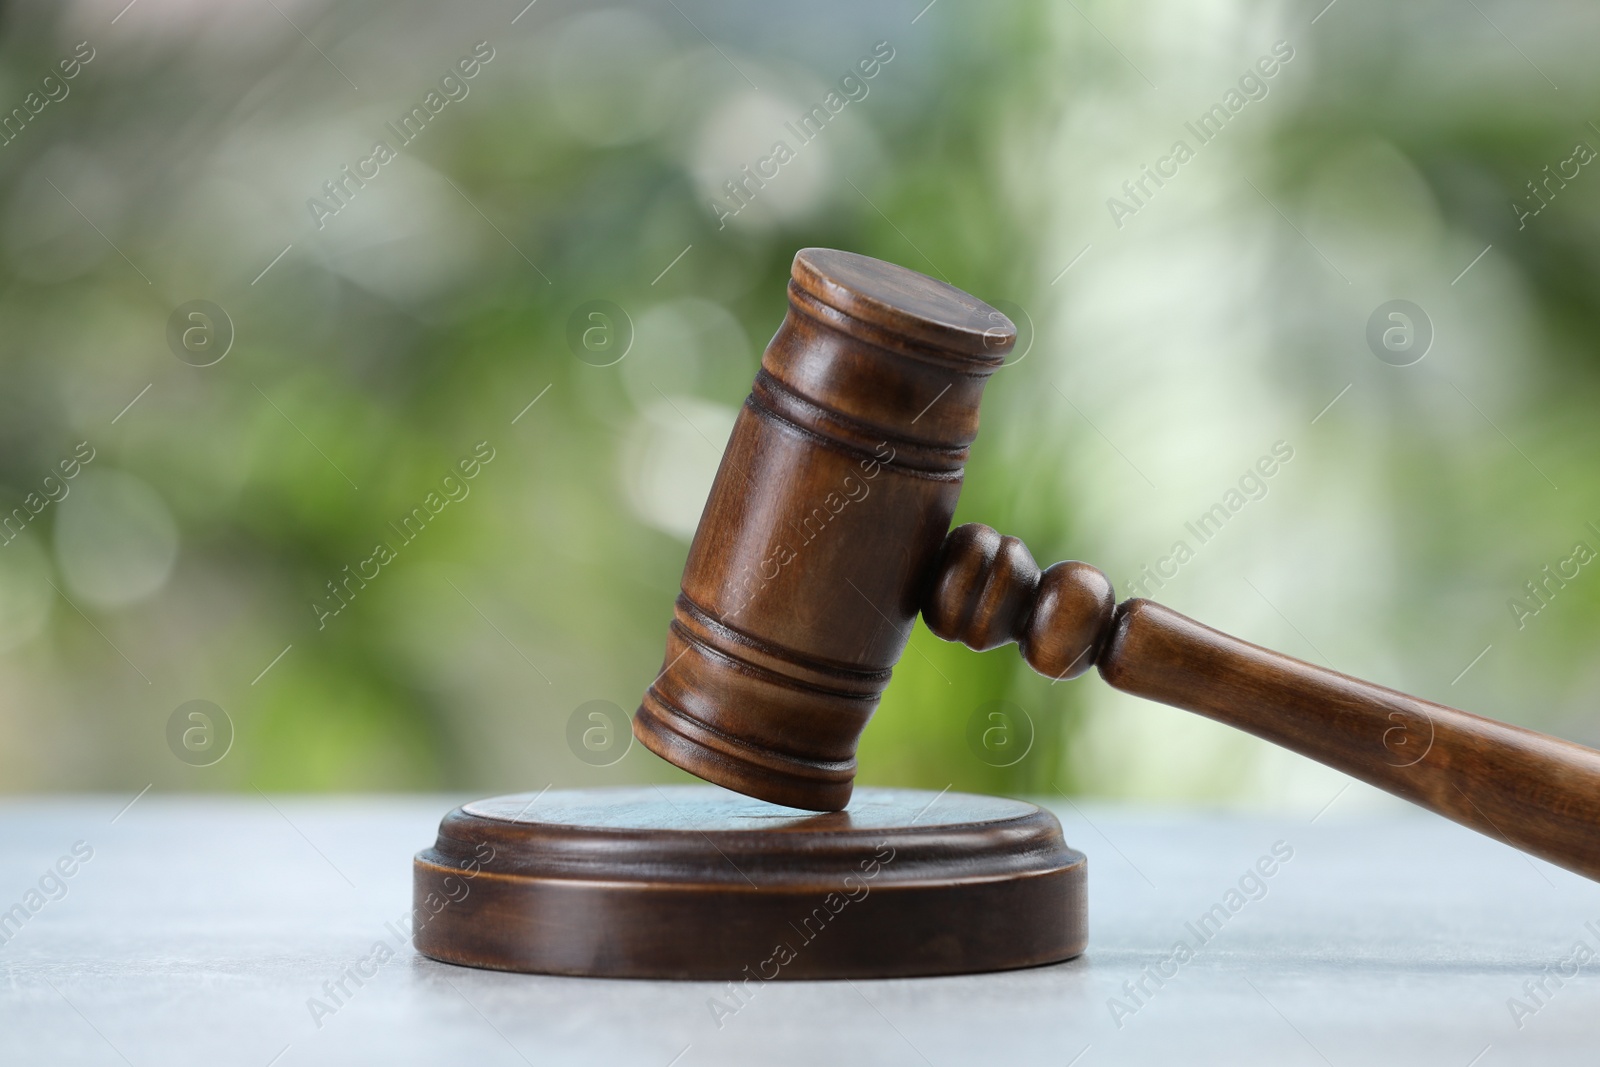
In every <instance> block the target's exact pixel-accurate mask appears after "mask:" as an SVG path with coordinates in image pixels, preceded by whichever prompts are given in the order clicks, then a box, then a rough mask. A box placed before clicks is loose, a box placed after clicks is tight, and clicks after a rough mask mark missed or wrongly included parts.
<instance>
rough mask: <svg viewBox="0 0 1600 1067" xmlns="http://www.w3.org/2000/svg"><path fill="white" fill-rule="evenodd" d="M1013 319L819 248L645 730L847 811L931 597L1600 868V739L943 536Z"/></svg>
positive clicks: (972, 632) (724, 489) (1079, 666)
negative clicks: (1425, 691)
mask: <svg viewBox="0 0 1600 1067" xmlns="http://www.w3.org/2000/svg"><path fill="white" fill-rule="evenodd" d="M1014 340H1015V330H1014V328H1013V327H1012V325H1011V323H1010V322H1009V321H1008V320H1007V319H1006V317H1005V316H1004V315H1002V314H1001V313H1000V312H998V311H995V310H994V309H993V308H991V307H989V306H988V305H987V304H984V303H982V302H981V301H978V300H976V299H974V298H973V297H970V296H968V295H967V294H965V293H962V292H961V291H960V290H957V289H954V288H952V287H950V286H948V285H946V284H944V283H942V282H937V281H934V280H933V279H931V278H926V277H924V276H922V275H920V274H916V273H914V272H912V271H908V270H905V269H903V268H900V267H895V266H891V265H888V264H884V263H878V262H876V261H874V260H870V259H866V258H865V257H862V256H855V255H850V254H848V253H844V252H833V251H828V250H825V249H814V248H812V249H805V250H803V251H801V252H800V253H799V254H798V255H797V256H796V257H795V261H794V268H793V271H792V272H791V281H790V284H789V311H788V316H787V317H786V318H785V319H784V322H783V325H782V327H781V328H780V329H779V330H778V333H777V335H776V336H775V337H774V338H773V340H772V343H771V344H770V345H769V346H768V348H767V351H766V354H765V356H764V357H763V359H762V364H761V371H760V373H759V374H758V375H757V377H756V382H755V386H754V388H753V389H752V391H751V394H750V398H749V400H747V401H746V403H745V408H744V410H743V411H742V412H741V413H740V416H739V420H738V423H737V424H736V426H735V428H734V432H733V436H732V438H731V439H730V441H729V444H728V449H727V453H726V454H725V455H724V457H723V462H722V467H721V469H720V470H719V472H718V474H717V480H716V484H715V486H714V487H713V489H712V492H711V497H710V499H709V501H708V502H707V504H706V509H705V512H704V514H703V515H702V517H701V520H700V527H699V530H698V531H697V533H696V535H695V540H694V544H693V546H692V547H691V548H690V551H689V560H688V563H687V565H686V567H685V569H684V576H683V586H682V596H680V597H679V599H678V602H677V607H676V611H675V614H674V618H673V621H672V624H671V627H670V631H669V634H668V638H667V649H666V656H665V658H664V660H663V668H662V671H661V674H660V675H659V676H658V677H657V679H656V681H655V682H654V683H653V684H652V685H651V686H650V688H649V691H648V692H647V693H646V694H645V697H644V700H643V703H642V705H641V706H640V708H639V711H638V713H637V715H636V716H635V718H634V732H635V733H636V734H637V736H638V737H639V739H640V740H642V741H643V742H644V743H645V744H646V745H647V746H648V747H649V748H651V749H652V750H653V751H655V752H656V753H657V754H659V755H661V756H663V757H665V758H666V759H668V760H670V761H671V762H673V763H676V764H677V765H678V766H680V767H683V768H684V769H686V770H689V771H691V772H693V773H695V774H697V775H699V776H700V777H702V778H705V779H708V780H710V781H713V782H716V783H718V784H720V785H724V786H727V787H728V788H730V789H735V790H738V791H740V792H743V793H747V794H749V795H751V796H755V797H760V798H763V799H766V800H772V801H776V802H778V803H783V804H788V805H792V806H795V807H801V808H808V809H814V810H834V809H838V808H842V807H844V805H845V804H846V802H847V801H848V800H849V797H850V790H851V783H852V781H853V779H854V776H855V770H856V764H855V752H856V743H857V741H858V739H859V737H860V735H861V732H862V730H863V729H864V728H865V727H866V724H867V720H868V718H869V717H870V716H871V714H872V711H873V709H874V708H875V707H876V705H877V702H878V697H879V695H880V694H881V693H882V691H883V688H884V686H886V685H887V684H888V682H889V676H890V671H891V669H892V668H893V666H894V663H895V661H896V660H897V659H898V657H899V655H900V653H901V651H902V650H903V649H904V647H905V643H906V639H907V637H908V635H909V633H910V629H911V623H912V620H913V619H914V618H915V616H916V614H917V612H918V611H919V610H921V611H922V612H923V615H924V618H925V619H926V620H927V623H928V626H929V627H930V628H931V629H932V630H933V632H934V633H936V634H938V635H939V636H941V637H944V638H946V639H950V640H961V641H963V642H965V643H967V644H968V645H970V646H971V647H973V648H976V649H988V648H993V647H995V646H997V645H999V644H1003V643H1005V642H1007V641H1017V642H1019V643H1020V645H1021V649H1022V654H1023V656H1024V657H1026V659H1027V661H1028V663H1029V664H1030V665H1032V666H1033V668H1034V669H1035V670H1038V671H1040V672H1042V673H1044V674H1047V675H1050V676H1051V677H1054V678H1070V677H1073V676H1074V675H1077V674H1081V673H1083V672H1084V671H1086V670H1088V669H1089V667H1091V666H1098V667H1099V668H1100V672H1101V674H1102V676H1103V677H1104V678H1105V679H1106V680H1107V681H1109V682H1110V683H1111V684H1112V685H1114V686H1116V687H1118V688H1120V689H1123V690H1125V691H1127V692H1130V693H1135V694H1138V695H1141V696H1146V697H1149V698H1151V699H1153V700H1159V701H1162V702H1164V703H1168V704H1172V705H1174V706H1176V707H1181V708H1187V709H1189V710H1191V711H1196V712H1199V713H1200V714H1202V715H1207V716H1209V717H1211V718H1214V719H1217V720H1219V721H1221V722H1227V723H1231V724H1232V725H1235V726H1238V727H1240V728H1241V729H1244V730H1248V731H1249V732H1251V733H1254V734H1256V735H1257V736H1259V737H1264V738H1267V739H1268V740H1271V741H1274V742H1277V743H1278V744H1282V745H1285V746H1287V747H1289V748H1291V749H1294V750H1295V751H1297V752H1301V753H1303V754H1305V755H1307V756H1310V757H1311V758H1313V759H1317V760H1321V761H1322V762H1324V763H1327V764H1329V765H1330V766H1334V767H1337V768H1339V769H1340V770H1343V771H1345V772H1347V773H1349V774H1351V775H1354V776H1355V777H1358V778H1361V779H1362V780H1363V781H1367V782H1371V783H1372V784H1373V785H1376V786H1378V787H1379V788H1382V789H1387V790H1389V791H1390V792H1392V793H1395V794H1397V795H1399V796H1403V797H1405V798H1407V799H1409V800H1412V801H1415V802H1416V803H1418V804H1421V805H1422V806H1424V807H1427V808H1429V809H1430V810H1433V811H1436V812H1438V813H1440V814H1442V815H1445V816H1447V817H1449V818H1452V819H1455V820H1456V821H1458V822H1460V823H1463V824H1464V825H1467V826H1471V827H1473V828H1474V829H1477V830H1481V831H1483V832H1484V833H1486V834H1489V835H1490V836H1493V837H1497V838H1499V839H1500V840H1503V841H1506V842H1508V843H1510V844H1513V845H1515V846H1517V847H1519V848H1523V849H1526V850H1527V851H1529V852H1532V853H1534V854H1536V855H1539V856H1543V857H1544V858H1546V859H1548V860H1550V861H1552V862H1554V863H1558V864H1561V865H1562V866H1565V867H1568V868H1569V869H1571V870H1574V871H1577V872H1579V873H1581V874H1585V875H1587V876H1589V877H1591V878H1600V753H1596V752H1594V751H1592V750H1590V749H1587V748H1583V747H1581V746H1579V745H1575V744H1571V743H1568V742H1565V741H1560V740H1556V739H1554V738H1549V737H1544V736H1542V735H1540V734H1536V733H1533V732H1531V731H1528V730H1523V729H1519V728H1517V727H1513V726H1507V725H1503V724H1500V723H1496V722H1493V721H1491V720H1488V719H1483V718H1480V717H1478V716H1475V715H1470V714H1468V713H1466V712H1463V711H1458V710H1456V709H1454V708H1448V707H1445V706H1444V705H1442V704H1434V703H1430V702H1428V701H1423V700H1418V699H1416V698H1413V697H1408V696H1405V695H1404V694H1401V693H1397V692H1395V691H1393V690H1390V689H1385V688H1383V687H1382V686H1377V685H1373V684H1371V683H1368V682H1362V681H1359V680H1357V679H1354V678H1350V677H1347V676H1345V675H1341V674H1338V673H1336V672H1334V671H1329V670H1324V669H1322V668H1319V667H1315V666H1312V665H1310V664H1307V663H1302V662H1300V661H1299V660H1295V659H1291V658H1290V657H1287V656H1283V655H1279V654H1277V653H1274V652H1269V651H1267V650H1265V649H1261V648H1258V647H1256V646H1254V645H1250V644H1247V643H1246V642H1243V641H1239V640H1237V639H1235V638H1231V637H1228V636H1227V635H1225V634H1221V633H1218V632H1216V631H1214V630H1210V629H1207V628H1206V627H1204V626H1201V625H1200V624H1199V623H1196V622H1193V621H1192V620H1189V619H1186V618H1184V617H1183V616H1181V615H1179V614H1177V613H1176V612H1173V611H1170V610H1169V609H1167V608H1163V607H1161V606H1160V605H1157V604H1153V603H1151V602H1149V601H1145V600H1130V601H1127V602H1126V603H1124V604H1121V605H1117V604H1116V602H1115V597H1114V594H1113V591H1112V587H1111V583H1110V582H1109V581H1107V580H1106V577H1105V575H1104V574H1102V573H1100V572H1099V571H1098V570H1096V569H1095V568H1093V567H1091V566H1089V565H1087V564H1084V563H1078V562H1067V563H1058V564H1056V565H1055V566H1053V567H1050V568H1048V569H1046V570H1044V571H1041V570H1040V569H1039V567H1038V565H1037V564H1036V563H1035V562H1034V560H1033V557H1032V556H1031V555H1030V554H1029V553H1028V550H1027V548H1026V547H1025V546H1023V544H1022V542H1020V541H1018V540H1017V539H1016V538H1014V537H1002V536H1001V535H1000V534H998V533H996V532H995V531H993V530H990V529H988V528H987V527H982V526H964V527H962V528H960V529H958V530H955V531H952V532H950V534H949V536H948V538H946V536H945V532H946V530H947V528H948V524H949V521H950V517H951V515H952V514H953V513H954V509H955V504H956V496H957V494H958V492H959V491H960V487H961V478H962V471H963V466H964V464H965V462H966V458H967V451H968V447H969V446H970V445H971V443H972V441H973V440H974V438H975V436H976V434H977V428H978V405H979V401H980V399H981V396H982V391H983V386H984V382H985V380H986V379H987V378H988V376H989V375H990V374H991V373H992V372H993V371H994V369H995V368H996V367H997V366H998V365H999V363H1000V362H1001V360H1002V358H1003V356H1004V354H1005V352H1006V351H1007V350H1009V348H1010V347H1011V345H1012V343H1013V341H1014Z"/></svg>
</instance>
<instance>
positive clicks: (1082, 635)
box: [924, 524, 1600, 879]
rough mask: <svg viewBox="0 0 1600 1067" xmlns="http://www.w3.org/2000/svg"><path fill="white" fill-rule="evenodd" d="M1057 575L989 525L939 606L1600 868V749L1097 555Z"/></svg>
mask: <svg viewBox="0 0 1600 1067" xmlns="http://www.w3.org/2000/svg"><path fill="white" fill-rule="evenodd" d="M1058 568H1073V569H1072V570H1071V571H1070V572H1068V573H1070V574H1071V575H1072V576H1073V577H1071V578H1068V579H1062V580H1060V581H1058V582H1057V583H1056V584H1054V585H1052V584H1051V583H1049V582H1048V580H1047V579H1046V580H1042V579H1041V578H1040V575H1039V570H1038V568H1037V567H1036V566H1034V565H1033V560H1032V557H1030V556H1028V554H1027V549H1026V548H1024V547H1022V544H1021V542H1018V541H1017V540H1016V539H1015V538H1010V537H1001V536H1000V535H999V534H998V533H996V532H995V531H993V530H991V529H989V528H988V527H986V526H980V525H977V524H971V525H968V526H962V527H959V528H958V529H955V530H952V531H951V533H950V536H949V538H948V539H947V540H946V543H945V549H944V553H943V555H942V557H941V560H940V563H939V576H938V578H937V580H936V581H935V584H934V589H933V592H932V594H931V595H930V597H929V600H928V604H927V606H926V608H925V609H924V618H925V619H926V621H927V623H928V626H929V627H930V628H931V629H932V630H933V632H934V633H936V634H938V635H939V636H940V637H943V638H945V639H946V640H957V641H961V642H963V643H965V644H967V645H969V646H971V647H972V648H976V649H987V648H993V647H995V646H996V645H998V644H1002V643H1004V642H1005V641H1008V640H1015V641H1019V642H1020V643H1021V645H1022V653H1023V656H1024V657H1025V658H1026V659H1027V661H1028V664H1029V665H1030V666H1032V667H1033V669H1034V670H1036V671H1039V672H1040V673H1041V674H1047V675H1051V676H1053V677H1063V676H1068V675H1069V672H1070V674H1077V673H1082V672H1083V671H1084V670H1087V669H1088V668H1089V666H1090V665H1094V666H1097V667H1099V669H1100V675H1101V677H1103V678H1104V679H1105V680H1106V681H1107V682H1109V683H1111V684H1112V685H1113V686H1115V687H1116V688H1118V689H1120V690H1122V691H1123V692H1126V693H1132V694H1134V695H1135V696H1141V697H1147V698H1149V699H1150V700H1158V701H1160V702H1161V703H1163V704H1170V705H1172V706H1173V707H1176V708H1183V709H1184V710H1186V711H1193V712H1198V713H1199V714H1201V715H1204V716H1206V717H1207V718H1211V719H1215V720H1217V721H1218V722H1224V723H1227V724H1228V725H1230V726H1237V727H1239V728H1240V729H1241V730H1245V731H1247V732H1249V733H1252V734H1254V735H1256V736H1257V737H1260V738H1264V739H1266V740H1268V741H1272V742H1274V743H1276V744H1279V745H1282V746H1284V747H1285V748H1288V749H1292V750H1293V751H1295V752H1298V753H1300V754H1301V755H1304V756H1309V757H1310V758H1312V759H1314V760H1317V761H1318V762H1320V763H1325V764H1327V765H1328V766H1330V767H1335V768H1337V769H1339V770H1341V771H1343V772H1345V773H1346V774H1348V775H1350V776H1352V777H1354V778H1359V779H1361V780H1362V781H1364V782H1367V783H1369V784H1371V785H1375V786H1377V787H1378V788H1379V789H1383V790H1386V791H1388V792H1390V793H1393V794H1395V795H1396V796H1400V797H1404V798H1405V799H1407V800H1409V801H1411V802H1413V803H1415V804H1419V805H1421V806H1422V807H1424V808H1427V809H1428V810H1429V811H1433V812H1437V813H1438V814H1440V815H1443V816H1445V817H1446V818H1449V819H1454V820H1455V821H1456V822H1458V823H1461V824H1462V825H1463V826H1470V827H1471V828H1472V829H1474V830H1477V831H1479V832H1480V833H1484V834H1487V835H1489V836H1490V837H1493V838H1496V839H1498V840H1500V841H1504V842H1505V843H1506V844H1509V845H1513V846H1515V847H1516V848H1520V849H1522V850H1524V851H1526V852H1531V853H1533V854H1534V855H1536V856H1540V857H1542V858H1544V859H1547V860H1549V861H1550V862H1551V863H1554V864H1557V865H1559V866H1562V867H1565V868H1567V869H1568V870H1571V871H1576V872H1577V873H1579V874H1581V875H1584V876H1586V877H1589V878H1596V879H1600V752H1595V751H1594V750H1593V749H1589V748H1585V747H1583V746H1582V745H1576V744H1573V743H1571V742H1570V741H1562V740H1559V739H1557V738H1553V737H1546V736H1545V735H1543V734H1538V733H1535V732H1533V731H1532V730H1525V729H1523V728H1521V727H1518V726H1510V725H1508V724H1506V723H1500V722H1495V721H1494V720H1492V719H1485V718H1483V717H1481V716H1478V715H1473V714H1471V713H1470V712H1465V711H1461V710H1459V709H1456V708H1451V707H1446V706H1445V705H1443V704H1435V703H1432V702H1430V701H1426V700H1419V699H1417V698H1416V697H1411V696H1407V695H1406V694H1404V693H1400V692H1396V691H1395V690H1393V689H1386V688H1384V687H1383V686H1381V685H1374V684H1373V683H1371V682H1364V681H1361V680H1360V679H1358V678H1352V677H1350V676H1348V675H1344V674H1340V673H1339V672H1337V671H1332V670H1327V669H1325V668H1322V667H1318V666H1315V665H1313V664H1310V663H1305V662H1302V661H1301V660H1298V659H1294V658H1292V657H1290V656H1285V655H1283V654H1282V653H1279V652H1272V651H1270V650H1268V649H1265V648H1261V647H1260V646H1258V645H1252V644H1250V643H1249V642H1247V641H1241V640H1239V639H1238V638H1236V637H1229V636H1228V635H1227V634H1225V633H1221V632H1219V631H1217V630H1213V629H1211V628H1210V627H1208V626H1202V625H1201V624H1200V623H1198V622H1195V621H1194V620H1193V619H1190V618H1186V617H1185V616H1183V615H1180V614H1178V613H1177V612H1176V611H1173V610H1172V609H1171V608H1167V607H1163V606H1162V605H1160V604H1157V603H1154V602H1152V601H1149V600H1143V599H1132V600H1127V601H1124V602H1123V603H1122V604H1119V605H1116V606H1115V607H1113V606H1112V595H1111V583H1110V582H1109V581H1108V580H1107V579H1106V577H1105V575H1103V574H1101V573H1100V572H1099V571H1096V570H1094V568H1092V567H1088V566H1087V565H1086V564H1082V563H1070V564H1056V566H1055V567H1052V568H1050V570H1049V571H1046V572H1045V575H1046V576H1048V575H1049V574H1051V573H1052V572H1057V571H1058Z"/></svg>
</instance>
